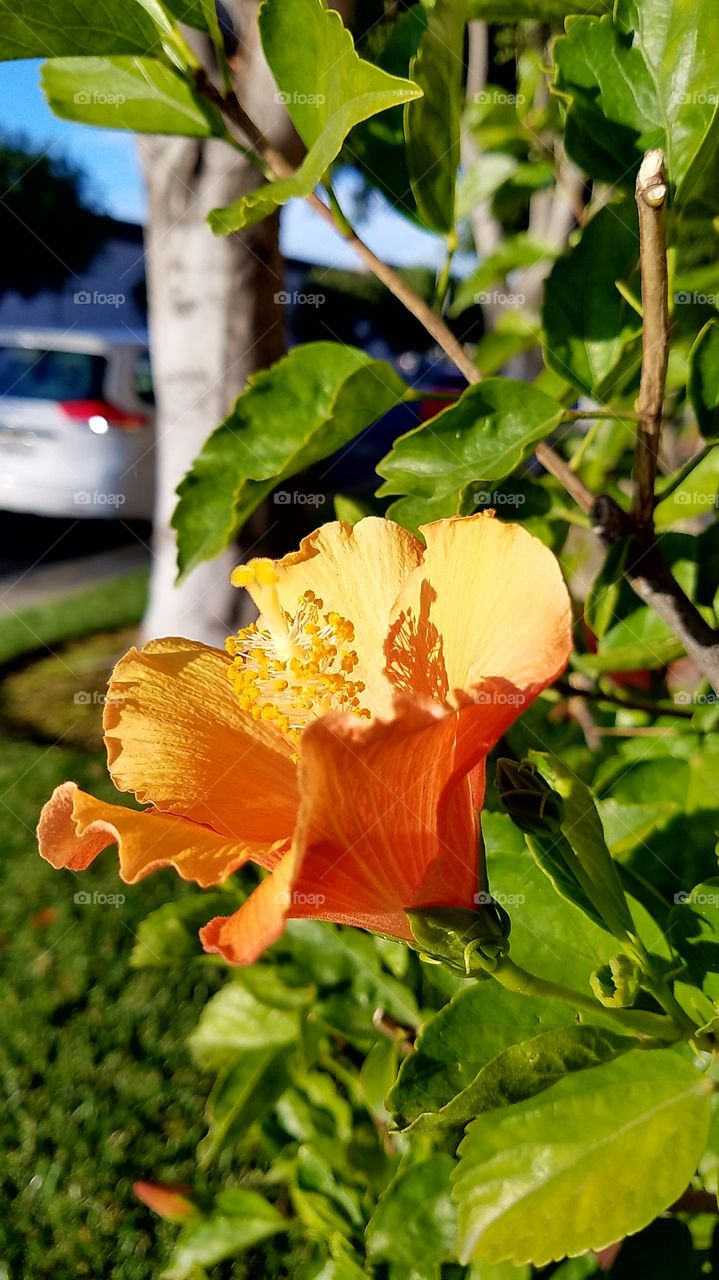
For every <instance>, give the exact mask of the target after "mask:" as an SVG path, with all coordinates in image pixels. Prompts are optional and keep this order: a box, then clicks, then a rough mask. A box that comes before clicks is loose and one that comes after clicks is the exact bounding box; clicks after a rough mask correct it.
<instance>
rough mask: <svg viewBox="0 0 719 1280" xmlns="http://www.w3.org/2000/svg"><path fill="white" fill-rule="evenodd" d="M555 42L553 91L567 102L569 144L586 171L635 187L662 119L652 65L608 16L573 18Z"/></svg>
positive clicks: (657, 142)
mask: <svg viewBox="0 0 719 1280" xmlns="http://www.w3.org/2000/svg"><path fill="white" fill-rule="evenodd" d="M566 31H567V34H566V36H561V37H560V38H559V40H557V42H556V44H555V45H554V63H555V67H556V73H555V80H554V86H553V88H554V90H555V92H556V93H558V94H559V95H560V96H561V97H563V98H565V99H566V101H567V118H566V138H565V140H566V147H567V151H568V152H569V154H570V156H571V157H572V159H573V160H575V161H576V163H577V164H578V165H580V166H581V168H582V169H584V170H585V172H586V173H589V174H591V175H592V177H594V178H600V179H602V180H603V181H605V182H611V183H617V184H619V185H621V186H625V187H630V188H633V186H634V182H635V179H636V174H637V170H638V168H639V165H640V164H641V162H642V157H643V155H644V152H645V151H646V150H647V149H648V148H649V147H658V146H661V145H662V143H663V140H664V121H663V119H661V118H658V117H657V112H658V104H657V100H656V92H655V87H654V84H653V81H652V76H651V72H650V70H649V68H648V67H647V65H646V62H645V61H644V58H643V57H642V54H641V52H640V50H639V49H638V48H636V47H635V45H634V44H633V42H632V38H631V36H630V35H627V34H625V33H624V32H623V31H622V30H621V29H620V28H619V27H618V26H616V25H615V24H614V23H613V21H612V19H611V18H610V17H605V18H591V17H577V18H569V19H568V20H567V23H566Z"/></svg>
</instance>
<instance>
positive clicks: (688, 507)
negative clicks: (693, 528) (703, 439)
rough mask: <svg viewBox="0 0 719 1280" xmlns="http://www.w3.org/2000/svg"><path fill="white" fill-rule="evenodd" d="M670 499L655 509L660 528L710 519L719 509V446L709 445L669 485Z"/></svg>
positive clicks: (667, 498) (656, 522)
mask: <svg viewBox="0 0 719 1280" xmlns="http://www.w3.org/2000/svg"><path fill="white" fill-rule="evenodd" d="M667 488H668V492H666V496H661V498H660V501H659V502H658V503H657V505H656V507H655V508H654V523H655V525H656V526H657V528H667V527H669V526H670V525H673V524H676V523H677V521H679V520H691V519H693V518H695V517H696V516H706V515H709V514H710V513H712V512H714V511H716V509H717V507H718V506H719V501H718V499H717V494H718V493H719V446H717V445H709V446H707V449H706V450H705V451H704V452H703V453H700V454H697V455H696V456H695V457H694V458H692V459H691V460H690V462H689V463H688V464H687V466H686V467H683V468H682V470H681V471H680V472H679V473H678V475H675V476H672V477H671V478H670V480H669V483H668V486H667Z"/></svg>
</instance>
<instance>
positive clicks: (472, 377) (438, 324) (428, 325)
mask: <svg viewBox="0 0 719 1280" xmlns="http://www.w3.org/2000/svg"><path fill="white" fill-rule="evenodd" d="M195 83H196V87H197V91H198V93H200V94H202V96H203V97H204V98H206V99H207V101H208V102H211V103H212V104H213V106H216V107H218V108H219V110H220V111H222V112H223V114H224V115H225V116H226V117H227V118H228V120H230V121H231V122H232V123H233V124H234V125H235V126H236V127H237V128H238V129H239V130H240V131H241V133H242V134H243V135H244V137H245V138H246V140H247V142H249V144H250V146H251V147H252V149H253V150H254V151H255V152H256V154H257V155H258V156H259V157H260V158H261V159H262V161H263V163H264V165H265V169H266V175H267V176H268V177H276V178H287V177H290V176H291V174H293V173H294V169H293V168H292V166H291V165H290V164H289V162H288V161H287V160H286V159H285V157H284V156H283V155H282V154H281V152H279V151H277V150H276V149H275V148H274V147H273V146H272V144H271V143H270V142H268V140H267V139H266V138H265V137H264V135H263V134H262V132H261V130H260V129H259V128H258V127H257V125H256V124H255V122H254V121H253V120H252V119H251V118H250V117H249V116H248V114H247V112H246V111H245V109H244V107H243V106H242V104H241V103H240V101H239V99H238V98H237V95H236V94H234V93H233V94H228V95H227V96H225V97H223V95H222V94H221V93H220V91H219V90H218V89H217V88H216V86H215V85H214V84H212V82H211V81H210V80H209V79H208V77H207V74H206V72H204V71H202V70H200V71H198V72H196V75H195ZM307 203H308V204H309V205H310V207H311V208H312V209H314V210H315V212H316V213H318V214H319V215H320V217H321V218H323V219H324V220H325V222H327V223H329V225H330V226H332V227H333V228H334V230H335V231H337V232H338V233H339V234H340V235H341V236H342V239H343V240H344V241H345V242H346V243H347V244H348V245H349V246H350V247H351V248H352V249H354V251H355V253H356V254H357V256H358V257H359V258H361V260H362V261H363V262H364V264H365V266H367V267H368V268H369V270H370V271H371V272H372V274H373V275H374V276H376V277H377V279H378V280H381V282H382V284H384V285H386V287H387V288H388V289H389V291H390V293H392V294H394V296H395V298H397V299H398V300H399V301H400V302H401V303H403V305H404V306H405V307H406V308H407V310H408V311H409V312H411V314H412V315H413V316H414V317H415V318H416V319H417V320H419V322H420V324H421V325H423V326H424V328H425V329H426V330H427V332H428V333H429V334H430V335H431V337H433V338H434V340H435V342H436V343H437V345H438V346H440V347H441V348H442V350H443V351H444V353H445V355H447V356H449V358H450V360H451V361H452V363H453V364H454V365H455V366H456V367H457V369H459V372H460V373H461V374H462V375H463V377H465V378H466V379H467V382H468V383H470V385H473V384H474V383H477V382H481V380H482V375H481V373H480V372H479V369H478V368H477V366H476V365H475V363H474V361H473V360H472V359H471V358H470V356H469V355H468V353H467V351H466V350H465V348H464V347H463V345H462V343H461V342H459V341H458V339H457V338H455V336H454V334H453V333H452V330H451V329H450V328H449V326H448V325H447V324H446V323H445V321H444V320H443V319H442V317H441V316H438V315H437V314H436V312H434V311H433V310H432V308H431V307H429V306H428V305H427V303H426V302H425V301H424V300H423V299H422V298H420V296H419V294H417V293H415V291H414V289H412V288H410V286H409V285H408V284H407V283H406V281H404V280H403V279H402V277H401V276H400V275H399V274H398V273H397V272H396V271H395V270H394V268H393V267H390V266H388V264H387V263H386V262H383V261H382V259H381V258H378V257H377V255H376V253H373V252H372V250H371V249H370V248H369V246H368V245H366V244H365V243H364V241H363V240H360V238H359V236H358V235H357V234H356V233H355V232H354V231H353V230H352V228H351V227H350V226H349V224H348V222H347V220H346V219H345V218H344V216H342V217H341V218H340V217H338V215H337V213H336V212H335V211H334V210H333V209H331V208H330V207H329V206H328V205H326V204H325V203H324V202H323V201H322V200H320V198H319V196H317V195H315V194H314V193H313V194H311V195H309V196H307ZM535 455H536V457H537V460H538V462H540V463H541V465H542V466H543V467H544V468H545V470H546V471H549V472H550V474H551V475H553V476H554V477H555V479H557V480H558V481H559V483H560V484H561V485H562V486H563V487H564V489H566V491H567V493H568V494H569V495H570V497H572V498H574V501H575V502H576V503H577V505H578V506H579V507H581V509H582V511H584V512H585V513H586V514H589V512H590V511H591V508H592V503H593V502H594V495H593V494H592V493H590V491H589V489H587V487H586V485H585V484H583V483H582V481H581V480H580V479H579V477H578V476H576V475H575V474H574V472H573V471H572V470H571V468H570V467H569V465H568V464H567V463H566V462H565V461H564V459H563V458H562V457H560V455H559V454H558V453H556V452H555V450H554V449H552V448H551V446H550V445H548V444H544V443H540V444H538V445H537V448H536V449H535Z"/></svg>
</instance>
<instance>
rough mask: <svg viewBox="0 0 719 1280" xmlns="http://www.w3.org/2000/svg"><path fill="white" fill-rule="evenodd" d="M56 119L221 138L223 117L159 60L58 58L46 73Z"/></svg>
mask: <svg viewBox="0 0 719 1280" xmlns="http://www.w3.org/2000/svg"><path fill="white" fill-rule="evenodd" d="M42 87H43V89H44V91H45V96H46V97H47V100H48V103H49V104H50V106H51V107H52V110H53V111H54V112H55V115H56V116H60V117H61V118H62V119H63V120H79V121H80V122H81V123H82V124H94V125H101V126H102V127H103V128H105V129H128V130H132V131H133V132H135V133H169V134H182V135H183V136H184V137H188V138H190V137H193V138H209V137H211V136H212V135H215V136H216V137H223V136H224V134H225V132H226V131H225V126H224V123H223V120H222V117H221V115H220V113H219V112H218V111H217V110H216V109H215V108H214V107H213V106H211V105H210V104H209V103H206V102H204V100H203V99H202V98H200V97H199V95H198V94H196V93H193V91H192V90H191V89H190V88H189V86H188V85H187V84H186V83H185V82H184V80H182V79H181V78H180V77H179V76H178V75H175V73H174V71H172V70H171V69H170V68H169V67H167V66H165V65H164V64H163V63H161V62H158V61H157V59H156V58H132V57H108V58H57V59H52V60H50V61H49V62H46V63H45V64H44V66H43V69H42Z"/></svg>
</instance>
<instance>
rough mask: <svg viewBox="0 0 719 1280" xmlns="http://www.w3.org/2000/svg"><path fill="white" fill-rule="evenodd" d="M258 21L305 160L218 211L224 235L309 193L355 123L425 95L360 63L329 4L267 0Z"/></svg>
mask: <svg viewBox="0 0 719 1280" xmlns="http://www.w3.org/2000/svg"><path fill="white" fill-rule="evenodd" d="M259 24H260V35H261V39H262V47H263V50H264V53H265V57H266V58H267V61H268V63H269V65H270V68H271V70H272V74H273V75H274V77H275V80H276V82H277V86H278V88H279V90H280V94H281V99H282V101H283V102H284V103H285V104H286V106H287V110H288V112H289V114H290V117H291V119H292V123H293V124H294V126H295V128H296V130H297V132H298V134H299V136H300V138H301V139H302V141H303V142H304V144H305V146H306V147H307V155H306V156H305V158H304V160H303V162H302V164H301V165H300V167H299V169H297V170H296V172H295V173H294V174H292V176H291V177H289V178H282V179H279V180H277V181H274V182H270V183H268V184H267V185H266V186H264V187H260V188H259V190H257V191H253V192H251V193H250V194H249V195H246V196H242V197H241V198H240V199H239V200H236V201H235V202H234V203H233V204H231V205H229V206H228V207H227V208H226V209H215V210H214V211H213V212H212V213H211V214H210V225H211V227H212V229H213V231H216V232H218V233H221V234H223V235H227V234H228V233H230V232H232V231H239V230H241V228H242V227H246V226H249V225H250V224H251V223H254V222H260V221H261V220H262V219H263V218H266V217H267V215H268V214H270V213H272V211H273V209H276V208H277V207H278V206H279V205H282V204H285V203H286V202H287V201H288V200H290V199H292V198H293V197H295V196H300V197H302V196H308V195H309V194H310V193H311V192H312V191H313V190H314V188H315V187H316V186H317V184H318V183H319V182H320V181H321V179H322V177H323V175H324V174H325V172H326V171H327V169H328V168H329V166H330V165H331V163H332V161H333V160H336V158H337V156H338V155H339V153H340V151H341V149H342V144H343V142H344V140H345V138H346V137H347V134H348V133H349V132H350V130H351V129H352V128H353V127H354V126H355V125H356V124H359V122H360V121H361V120H366V119H367V118H368V117H369V116H373V115H376V114H377V112H379V111H385V110H386V109H387V108H388V107H393V106H396V105H397V104H399V103H404V102H409V101H410V100H411V99H412V98H416V97H418V96H419V94H420V92H421V91H420V89H419V88H418V87H417V85H415V84H413V83H412V82H411V81H410V80H404V79H401V78H400V77H398V76H391V75H388V74H387V72H386V71H382V70H381V68H379V67H375V66H373V64H372V63H371V62H365V61H364V59H363V58H360V57H359V56H358V54H357V53H356V51H355V47H354V44H353V42H352V37H351V35H350V33H349V31H347V29H346V28H345V27H344V25H343V23H342V19H341V17H340V16H339V14H338V13H336V12H335V11H334V10H331V9H328V8H327V5H326V3H325V0H263V4H262V6H261V8H260V15H259Z"/></svg>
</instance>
